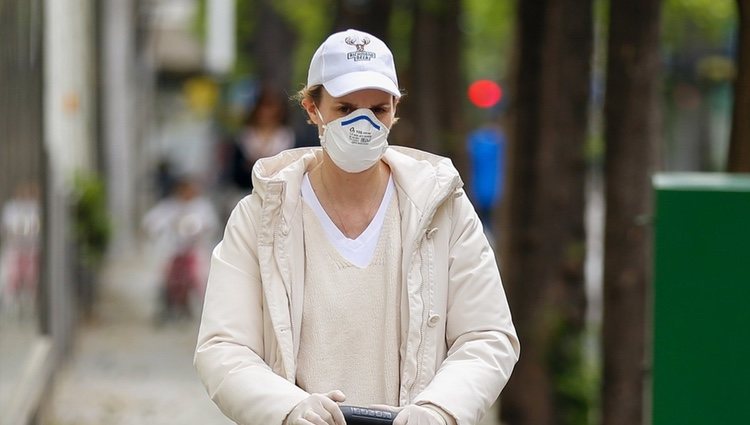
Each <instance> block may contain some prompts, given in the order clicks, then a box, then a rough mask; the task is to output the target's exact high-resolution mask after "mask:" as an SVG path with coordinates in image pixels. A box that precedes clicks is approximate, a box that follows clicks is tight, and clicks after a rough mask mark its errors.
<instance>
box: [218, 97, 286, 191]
mask: <svg viewBox="0 0 750 425" xmlns="http://www.w3.org/2000/svg"><path fill="white" fill-rule="evenodd" d="M287 101H288V100H287V98H286V96H284V95H283V94H282V93H280V92H278V91H277V90H275V89H273V88H271V87H270V86H265V87H263V88H262V89H261V91H260V94H259V95H258V99H257V100H256V102H255V105H254V106H253V108H252V109H251V110H250V112H249V113H248V115H247V118H246V120H245V125H244V126H243V128H242V130H241V131H240V133H239V135H238V136H237V138H236V140H235V143H234V145H233V149H232V154H231V157H230V159H229V161H230V163H229V167H230V168H229V173H230V177H231V181H232V182H233V183H234V184H235V185H236V186H237V188H239V189H240V190H241V191H242V192H243V194H247V193H249V192H250V191H251V190H252V187H253V182H252V168H253V165H254V164H255V162H256V161H257V160H259V159H260V158H265V157H269V156H274V155H276V154H277V153H279V152H281V151H283V150H286V149H290V148H292V147H294V131H293V130H292V128H291V127H290V126H289V113H288V106H287Z"/></svg>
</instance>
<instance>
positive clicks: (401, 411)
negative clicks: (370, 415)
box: [368, 404, 447, 425]
mask: <svg viewBox="0 0 750 425" xmlns="http://www.w3.org/2000/svg"><path fill="white" fill-rule="evenodd" d="M368 407H370V408H372V409H380V410H389V411H391V412H394V413H396V419H394V420H393V425H447V423H446V421H445V419H443V416H442V415H441V414H440V413H438V411H437V410H435V409H431V408H429V407H426V406H418V405H416V404H410V405H408V406H404V407H393V406H387V405H384V404H374V405H371V406H368Z"/></svg>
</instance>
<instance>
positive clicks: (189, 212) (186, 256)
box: [143, 176, 218, 319]
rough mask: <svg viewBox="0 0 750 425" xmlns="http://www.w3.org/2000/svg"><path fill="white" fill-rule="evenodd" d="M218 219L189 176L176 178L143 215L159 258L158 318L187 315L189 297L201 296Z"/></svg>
mask: <svg viewBox="0 0 750 425" xmlns="http://www.w3.org/2000/svg"><path fill="white" fill-rule="evenodd" d="M217 227H218V218H217V214H216V211H215V209H214V206H213V204H212V203H211V202H210V200H209V199H208V198H207V197H205V196H203V195H202V194H201V192H200V188H199V186H198V184H197V182H196V181H195V180H194V179H193V178H191V177H184V176H183V177H179V178H177V181H176V183H175V185H174V190H173V193H172V194H171V195H170V196H168V197H167V198H164V199H162V200H161V201H159V202H157V203H156V205H154V207H153V208H151V209H150V210H149V211H148V212H147V213H146V214H145V215H144V217H143V228H144V230H145V231H146V234H147V235H148V236H149V238H150V240H151V241H152V242H153V243H154V244H155V245H156V252H158V253H159V254H160V255H161V256H163V257H162V261H163V263H162V264H163V266H162V267H161V268H162V270H163V271H162V273H161V284H162V285H161V288H160V289H161V290H160V301H161V305H160V307H161V309H160V311H159V319H165V318H169V317H171V316H175V315H182V316H190V315H191V308H190V296H191V295H192V294H195V295H196V296H197V298H200V297H202V296H203V289H204V282H205V280H206V276H207V274H208V267H207V266H208V265H207V264H206V261H205V259H206V258H208V255H209V252H210V249H211V247H212V245H213V243H214V242H215V235H216V230H217Z"/></svg>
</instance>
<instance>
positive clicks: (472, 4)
mask: <svg viewBox="0 0 750 425" xmlns="http://www.w3.org/2000/svg"><path fill="white" fill-rule="evenodd" d="M463 8H464V12H463V16H461V27H462V28H463V30H464V37H465V42H466V45H465V49H466V50H465V59H464V75H465V78H466V80H467V81H473V80H476V79H480V78H488V79H492V80H496V81H499V80H502V79H504V78H505V76H506V74H507V73H508V65H509V63H510V56H511V54H510V53H511V51H512V42H513V25H514V22H515V2H511V1H486V0H464V3H463Z"/></svg>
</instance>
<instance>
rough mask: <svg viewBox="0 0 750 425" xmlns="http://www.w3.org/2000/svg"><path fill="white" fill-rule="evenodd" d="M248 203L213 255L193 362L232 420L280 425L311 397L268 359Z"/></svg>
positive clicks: (236, 212)
mask: <svg viewBox="0 0 750 425" xmlns="http://www.w3.org/2000/svg"><path fill="white" fill-rule="evenodd" d="M249 199H250V198H246V199H245V200H243V201H242V202H241V203H240V204H239V205H238V206H237V207H236V208H235V210H234V211H233V212H232V215H231V217H230V218H229V221H228V224H227V227H226V230H225V234H224V239H223V240H222V241H221V242H220V243H219V245H217V247H216V248H215V249H214V251H213V255H212V258H211V269H210V272H209V278H208V285H207V288H206V296H205V301H204V307H203V313H202V319H201V325H200V330H199V332H198V342H197V348H196V351H195V358H194V364H195V367H196V369H197V371H198V374H199V375H200V378H201V380H202V381H203V383H204V385H205V387H206V389H207V391H208V393H209V395H210V397H211V399H212V400H213V401H214V402H215V403H216V404H217V406H218V407H219V408H220V409H221V411H222V412H224V414H225V415H226V416H227V417H229V418H230V419H232V420H233V421H235V422H237V423H238V424H251V423H259V424H260V423H262V424H268V425H280V424H281V423H282V422H283V420H284V418H285V417H286V415H287V414H288V413H289V412H290V411H291V410H292V408H293V407H294V406H295V405H296V404H297V403H299V402H300V401H301V400H302V399H304V398H306V397H307V396H308V394H307V393H306V392H305V391H303V390H302V389H300V388H299V387H297V386H295V385H294V384H293V383H291V382H289V381H288V380H286V379H284V378H283V377H281V376H279V375H277V374H275V373H274V372H273V370H272V369H271V368H270V367H269V365H268V364H267V363H266V362H265V361H264V359H263V355H264V335H263V320H264V319H263V296H262V293H263V292H262V286H261V281H260V276H259V271H258V257H257V251H256V249H255V247H256V246H257V244H256V243H255V241H254V239H255V229H254V228H253V226H254V224H253V221H252V218H251V214H249V210H250V205H249Z"/></svg>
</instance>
